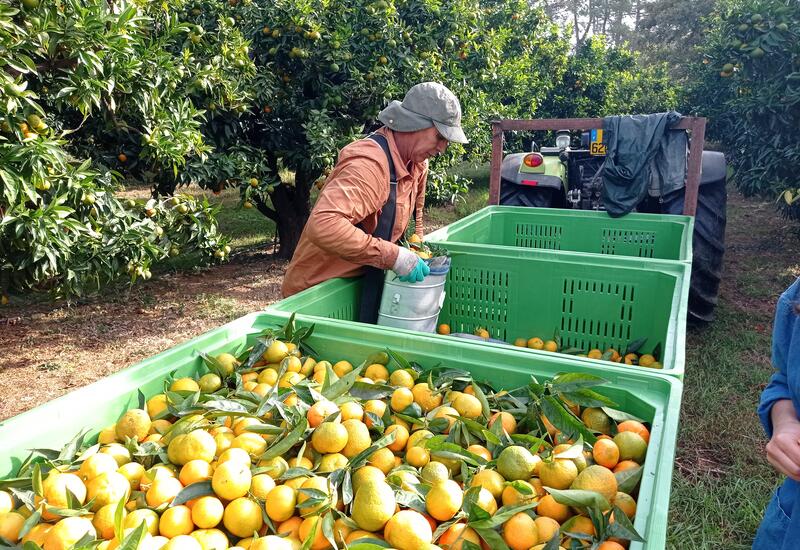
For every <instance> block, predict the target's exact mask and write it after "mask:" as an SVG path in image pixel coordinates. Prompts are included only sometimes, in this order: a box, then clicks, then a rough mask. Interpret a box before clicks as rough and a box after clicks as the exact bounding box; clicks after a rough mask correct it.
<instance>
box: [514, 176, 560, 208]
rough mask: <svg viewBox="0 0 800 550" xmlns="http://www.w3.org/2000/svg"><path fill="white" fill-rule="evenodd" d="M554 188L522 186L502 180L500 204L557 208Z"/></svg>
mask: <svg viewBox="0 0 800 550" xmlns="http://www.w3.org/2000/svg"><path fill="white" fill-rule="evenodd" d="M555 191H556V190H554V189H550V188H546V187H543V188H536V187H524V186H521V185H514V184H513V183H510V182H506V181H503V182H502V183H501V186H500V204H501V205H504V206H529V207H531V206H532V207H538V208H558V207H559V206H560V205H559V204H558V201H557V200H556V196H555Z"/></svg>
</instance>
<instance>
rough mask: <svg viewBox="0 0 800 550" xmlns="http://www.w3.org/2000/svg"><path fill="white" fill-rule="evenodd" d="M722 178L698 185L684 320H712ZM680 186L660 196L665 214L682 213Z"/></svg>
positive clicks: (721, 250) (723, 203) (723, 216)
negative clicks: (692, 251) (687, 297)
mask: <svg viewBox="0 0 800 550" xmlns="http://www.w3.org/2000/svg"><path fill="white" fill-rule="evenodd" d="M725 183H726V182H725V180H724V179H722V180H719V181H715V182H710V183H706V184H705V185H701V186H700V193H699V195H698V197H697V213H696V215H695V219H694V235H693V236H692V246H693V249H694V254H693V258H692V282H691V289H690V290H689V312H688V319H687V320H688V322H689V323H691V324H695V325H705V324H708V323H710V322H711V321H713V320H714V308H715V307H716V306H717V301H718V299H719V284H720V281H721V279H722V260H723V257H724V255H725V225H726V222H727V213H726V208H727V200H728V195H727V190H726V188H725ZM684 192H685V190H684V189H681V190H679V191H676V192H675V193H671V194H670V195H668V196H665V197H664V203H663V205H662V208H663V212H664V213H665V214H682V213H683V199H684Z"/></svg>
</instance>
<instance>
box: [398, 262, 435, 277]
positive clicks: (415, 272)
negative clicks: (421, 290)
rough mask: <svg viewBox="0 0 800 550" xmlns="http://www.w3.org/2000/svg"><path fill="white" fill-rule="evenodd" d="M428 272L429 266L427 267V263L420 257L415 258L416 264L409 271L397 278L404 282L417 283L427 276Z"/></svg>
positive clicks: (429, 270)
mask: <svg viewBox="0 0 800 550" xmlns="http://www.w3.org/2000/svg"><path fill="white" fill-rule="evenodd" d="M430 272H431V268H430V267H428V264H426V263H425V261H424V260H423V259H422V258H417V265H415V266H414V269H412V270H411V273H409V274H408V275H404V276H403V277H400V278H399V279H400V280H401V281H402V282H404V283H418V282H420V281H421V280H422V279H424V278H425V277H427V276H428V275H429V274H430Z"/></svg>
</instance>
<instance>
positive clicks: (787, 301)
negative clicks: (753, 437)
mask: <svg viewBox="0 0 800 550" xmlns="http://www.w3.org/2000/svg"><path fill="white" fill-rule="evenodd" d="M798 300H800V279H798V280H797V281H795V283H794V284H793V285H792V286H791V287H789V289H788V290H787V291H786V292H784V293H783V295H782V296H781V297H780V299H779V300H778V305H777V307H776V309H775V325H774V327H773V332H772V365H773V367H775V369H776V370H777V372H775V373H774V374H773V375H772V377H771V378H770V381H769V384H767V387H766V388H764V391H763V392H762V394H761V401H760V403H759V405H758V416H759V418H760V420H761V424H762V425H763V426H764V430H766V432H767V436H768V437H772V418H771V414H772V406H773V405H775V403H776V402H778V401H781V400H784V399H792V397H793V396H792V391H791V388H790V387H789V383H788V371H789V369H790V368H798V367H800V364H795V363H797V359H794V360H792V359H791V358H792V354H791V353H790V349H791V348H793V347H794V348H800V316H798V315H797V314H796V313H795V312H794V303H795V302H797V301H798Z"/></svg>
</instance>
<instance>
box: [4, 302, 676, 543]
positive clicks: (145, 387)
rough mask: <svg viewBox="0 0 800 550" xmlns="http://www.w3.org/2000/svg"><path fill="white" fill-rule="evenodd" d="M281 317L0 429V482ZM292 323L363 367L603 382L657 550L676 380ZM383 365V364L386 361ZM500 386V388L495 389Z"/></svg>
mask: <svg viewBox="0 0 800 550" xmlns="http://www.w3.org/2000/svg"><path fill="white" fill-rule="evenodd" d="M287 316H288V315H287V314H270V313H257V314H250V315H247V316H245V317H242V318H240V319H237V320H236V321H233V322H231V323H228V324H227V325H224V326H222V327H220V328H218V329H215V330H213V331H211V332H208V333H206V334H203V335H202V336H198V337H197V338H194V339H193V340H190V341H188V342H186V343H184V344H181V345H178V346H176V347H174V348H171V349H169V350H167V351H164V352H162V353H160V354H158V355H155V356H153V357H151V358H149V359H146V360H144V361H142V362H141V363H138V364H136V365H134V366H132V367H130V368H127V369H124V370H122V371H120V372H118V373H116V374H113V375H111V376H109V377H107V378H104V379H102V380H100V381H98V382H95V383H94V384H91V385H89V386H86V387H83V388H81V389H79V390H76V391H74V392H71V393H69V394H67V395H64V396H62V397H60V398H58V399H55V400H53V401H51V402H50V403H47V404H45V405H42V406H39V407H37V408H35V409H33V410H30V411H28V412H26V413H23V414H20V415H18V416H16V417H13V418H11V419H8V420H6V421H4V422H2V423H0V441H2V442H3V448H2V451H0V477H3V478H5V477H8V476H9V475H10V474H12V473H13V472H14V471H15V470H16V469H17V467H18V466H19V464H20V461H21V460H24V458H25V457H26V456H27V454H28V449H33V448H60V447H61V446H62V445H63V444H65V443H66V442H67V441H68V440H69V439H71V438H72V436H73V435H74V434H75V433H77V432H78V431H80V430H81V429H82V428H85V427H90V428H93V432H92V434H93V435H94V436H96V434H97V432H98V431H99V430H100V429H101V428H102V427H104V426H107V425H109V424H111V423H113V422H115V421H116V420H117V418H118V417H119V416H120V415H121V414H122V413H123V411H125V410H126V409H128V408H131V407H136V406H137V403H138V394H137V391H138V390H141V391H142V392H143V393H144V394H145V396H146V397H148V398H149V397H151V396H152V395H154V394H156V393H159V392H160V391H162V388H163V382H164V380H165V379H167V377H168V376H169V374H170V373H172V372H173V371H177V374H178V375H181V376H183V375H193V374H197V373H199V372H203V371H204V370H205V367H204V366H203V362H202V360H201V358H200V357H199V356H198V353H197V352H198V351H203V352H206V353H219V352H222V351H235V352H238V351H241V350H243V349H245V347H246V346H248V345H250V344H252V342H253V340H254V338H255V336H256V335H257V334H259V333H261V332H262V331H263V330H264V329H266V328H271V327H277V326H280V325H282V324H283V322H284V321H285V319H286V317H287ZM296 322H297V325H298V326H308V325H309V324H312V323H313V324H315V325H316V328H315V330H314V333H313V335H312V336H311V338H309V340H308V343H309V344H310V345H311V346H312V347H313V348H314V349H315V350H317V351H318V352H320V353H321V354H323V356H324V357H325V358H327V359H332V360H340V359H345V360H348V361H351V362H361V361H362V360H363V359H364V358H365V357H366V356H367V355H368V354H369V353H372V352H374V351H379V350H383V349H384V348H386V347H388V348H390V349H392V350H393V351H396V352H398V353H400V354H402V355H403V356H405V357H406V358H407V359H409V360H411V361H416V362H418V363H419V364H421V365H423V366H424V367H432V366H434V365H436V364H439V363H441V364H443V365H447V366H451V367H455V368H461V369H465V370H468V371H470V372H471V373H472V374H473V375H474V376H475V377H476V379H477V380H480V381H487V382H489V383H491V384H493V385H494V386H495V387H497V386H498V385H500V384H498V382H497V381H498V380H502V386H503V387H506V388H509V389H510V388H513V387H518V386H521V385H524V384H526V383H527V382H528V381H529V380H530V376H531V375H534V376H536V377H538V378H539V379H540V380H541V379H546V378H550V377H552V376H553V375H555V374H556V373H559V372H580V373H590V374H596V375H600V376H602V377H604V378H605V379H606V380H608V381H609V382H610V384H609V385H608V386H599V387H598V388H597V389H598V391H599V392H601V393H603V394H605V395H606V396H608V397H609V398H611V399H612V400H614V401H615V402H616V403H617V405H618V408H620V409H621V410H624V411H626V412H628V413H630V414H633V415H636V416H638V417H640V418H642V419H644V420H646V421H647V422H649V423H650V424H651V438H650V445H649V448H648V451H647V458H646V461H645V464H644V471H643V475H642V481H641V486H640V490H639V499H638V503H637V504H638V506H637V512H636V519H635V526H636V528H637V530H638V531H639V532H640V533H641V534H642V535H643V536H644V537H645V538H646V539H647V541H648V542H647V543H646V544H641V543H634V544H632V545H631V549H632V550H641V549H644V548H646V549H648V550H650V549H653V550H655V549H661V548H664V546H665V541H666V523H667V512H668V508H669V493H670V483H671V477H672V468H673V461H674V458H675V442H676V438H677V428H678V416H679V409H680V400H681V392H682V384H681V382H680V381H679V380H677V379H676V378H674V377H667V376H659V375H653V374H649V375H646V374H644V373H639V372H623V371H621V370H618V371H602V370H600V369H598V368H596V367H595V366H593V365H592V364H589V363H587V362H585V361H578V360H575V359H571V358H568V357H563V356H557V355H549V356H548V355H530V354H527V353H524V352H520V351H518V350H515V349H513V348H508V349H497V348H490V347H487V348H483V349H481V348H476V347H475V346H470V345H467V344H465V343H464V342H462V341H459V340H442V339H440V338H437V337H435V336H433V335H421V334H411V333H408V332H402V331H397V332H394V333H392V332H388V331H385V330H383V329H379V328H376V327H371V326H366V325H357V324H352V323H351V324H342V323H339V322H336V321H334V320H326V319H310V318H306V317H303V316H301V315H298V316H297V319H296ZM390 367H391V365H390ZM498 389H499V388H498Z"/></svg>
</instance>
